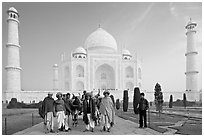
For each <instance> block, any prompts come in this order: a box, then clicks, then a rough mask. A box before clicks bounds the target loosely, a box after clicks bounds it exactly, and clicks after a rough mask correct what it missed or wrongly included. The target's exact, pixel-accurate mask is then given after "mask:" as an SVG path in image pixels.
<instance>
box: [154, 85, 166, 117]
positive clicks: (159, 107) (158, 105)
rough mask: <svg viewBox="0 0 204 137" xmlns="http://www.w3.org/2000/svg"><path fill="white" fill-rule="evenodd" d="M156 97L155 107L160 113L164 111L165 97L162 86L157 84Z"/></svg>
mask: <svg viewBox="0 0 204 137" xmlns="http://www.w3.org/2000/svg"><path fill="white" fill-rule="evenodd" d="M154 91H155V93H154V96H155V105H156V111H159V113H160V112H161V111H162V105H163V102H164V100H163V95H162V92H161V86H160V84H159V83H156V85H155V88H154Z"/></svg>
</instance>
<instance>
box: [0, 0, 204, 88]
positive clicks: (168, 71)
mask: <svg viewBox="0 0 204 137" xmlns="http://www.w3.org/2000/svg"><path fill="white" fill-rule="evenodd" d="M11 6H14V7H15V8H16V9H17V10H18V12H19V14H20V18H19V21H20V26H19V33H20V34H19V35H20V45H21V49H20V54H21V55H20V58H21V67H22V69H23V70H22V73H21V79H22V89H23V90H52V88H53V81H52V80H53V69H52V66H53V64H59V63H60V55H61V54H62V53H64V52H65V53H66V54H67V55H70V52H71V51H72V50H75V49H76V48H77V47H79V46H82V47H83V46H84V42H85V40H86V38H87V37H88V36H89V35H90V34H91V33H92V32H93V31H95V30H96V28H98V25H99V24H100V25H101V27H102V28H103V29H105V30H106V31H107V32H109V33H110V34H111V35H112V36H113V37H114V38H115V39H116V41H117V44H118V48H119V49H120V48H121V47H125V48H127V49H128V50H129V51H130V52H131V54H133V55H136V54H137V56H138V57H140V58H141V60H142V90H146V91H153V90H154V86H155V84H156V83H157V82H158V83H160V84H161V87H162V91H163V92H183V91H185V81H186V80H185V74H184V73H185V71H186V58H185V53H186V45H187V40H186V35H185V32H186V30H185V25H186V24H187V23H188V21H189V18H190V17H191V18H192V20H193V21H195V22H197V24H198V26H197V28H196V30H197V33H196V39H197V41H196V47H197V50H198V53H199V54H198V64H199V89H201V88H202V3H201V2H195V3H190V2H185V3H168V2H165V3H158V2H155V3H149V2H145V3H142V2H132V3H69V2H67V3H62V2H61V3H60V2H55V3H49V2H46V3H31V2H28V3H25V2H19V3H14V2H12V3H8V2H4V3H2V88H3V91H4V90H5V89H6V71H5V66H6V65H7V50H6V46H5V45H6V43H7V29H8V26H7V22H6V19H7V17H8V15H7V13H6V11H7V9H8V8H9V7H11Z"/></svg>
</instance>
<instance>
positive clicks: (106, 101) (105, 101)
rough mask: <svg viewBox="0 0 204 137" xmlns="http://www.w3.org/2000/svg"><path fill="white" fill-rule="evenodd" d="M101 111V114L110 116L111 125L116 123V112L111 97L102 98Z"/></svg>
mask: <svg viewBox="0 0 204 137" xmlns="http://www.w3.org/2000/svg"><path fill="white" fill-rule="evenodd" d="M99 111H100V112H101V114H103V115H106V116H108V122H109V123H111V122H113V123H114V116H115V110H114V107H113V101H112V100H111V98H110V97H109V96H108V97H104V98H102V100H101V104H100V109H99Z"/></svg>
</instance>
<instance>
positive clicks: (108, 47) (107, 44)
mask: <svg viewBox="0 0 204 137" xmlns="http://www.w3.org/2000/svg"><path fill="white" fill-rule="evenodd" d="M85 48H86V49H88V50H92V51H94V50H100V51H102V50H105V51H117V43H116V40H115V39H114V37H113V36H112V35H111V34H109V33H108V32H107V31H105V30H104V29H102V28H98V29H96V31H94V32H93V33H91V34H90V35H89V36H88V38H87V39H86V41H85Z"/></svg>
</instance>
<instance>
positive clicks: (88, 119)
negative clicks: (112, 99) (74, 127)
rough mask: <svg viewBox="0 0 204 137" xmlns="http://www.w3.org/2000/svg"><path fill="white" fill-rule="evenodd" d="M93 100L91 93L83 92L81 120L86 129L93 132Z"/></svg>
mask: <svg viewBox="0 0 204 137" xmlns="http://www.w3.org/2000/svg"><path fill="white" fill-rule="evenodd" d="M95 107H96V106H95V102H94V100H93V99H92V98H91V93H86V94H85V100H84V101H83V121H84V123H85V124H86V129H85V130H84V132H86V131H91V132H94V126H95V121H94V120H95V118H96V116H95Z"/></svg>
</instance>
